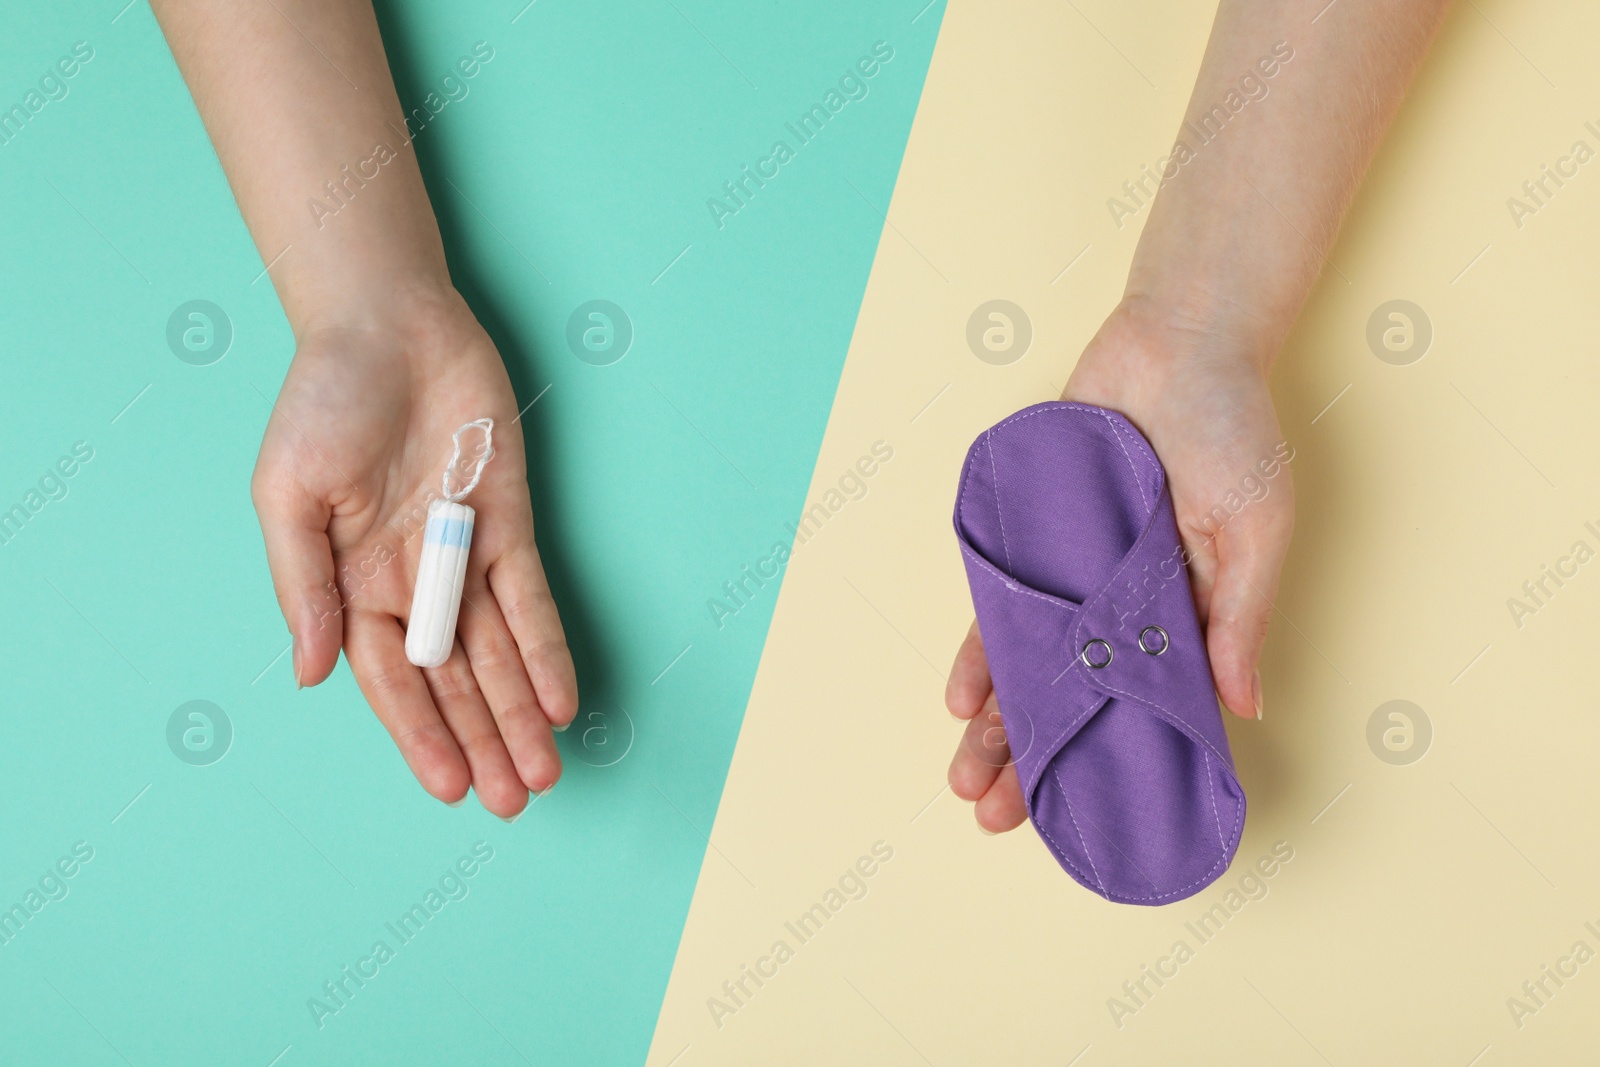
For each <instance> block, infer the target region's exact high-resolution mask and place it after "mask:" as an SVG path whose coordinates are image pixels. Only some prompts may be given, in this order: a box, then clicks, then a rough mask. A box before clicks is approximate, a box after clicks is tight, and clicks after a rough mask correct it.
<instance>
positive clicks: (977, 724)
mask: <svg viewBox="0 0 1600 1067" xmlns="http://www.w3.org/2000/svg"><path fill="white" fill-rule="evenodd" d="M1010 762H1011V745H1010V744H1009V743H1008V742H1007V740H1006V731H1005V726H1004V725H1003V724H1002V723H1001V721H1000V705H998V704H997V703H995V701H994V697H993V694H991V695H990V698H989V699H988V700H987V701H985V702H984V706H983V711H981V712H979V713H978V714H977V715H974V716H973V717H972V720H971V721H970V722H968V723H967V728H966V729H965V730H964V731H962V735H961V744H960V746H959V747H957V749H956V754H955V757H954V758H953V759H951V761H950V773H949V779H950V791H951V792H952V793H954V794H955V795H956V796H958V797H960V798H961V799H962V800H977V799H978V798H979V797H981V796H983V795H984V793H986V792H988V791H989V787H990V786H991V785H993V784H994V780H995V777H996V776H997V775H999V773H1000V769H1001V768H1002V767H1004V766H1005V765H1006V764H1008V763H1010Z"/></svg>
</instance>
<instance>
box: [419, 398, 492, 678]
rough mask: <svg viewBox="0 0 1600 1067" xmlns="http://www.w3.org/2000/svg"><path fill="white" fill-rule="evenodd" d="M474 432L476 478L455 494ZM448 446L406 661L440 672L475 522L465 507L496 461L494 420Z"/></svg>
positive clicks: (452, 634)
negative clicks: (465, 442) (478, 433)
mask: <svg viewBox="0 0 1600 1067" xmlns="http://www.w3.org/2000/svg"><path fill="white" fill-rule="evenodd" d="M473 427H476V428H478V429H480V430H482V431H483V448H482V450H481V451H479V452H478V454H477V457H476V459H477V463H476V465H475V466H474V468H473V471H472V478H471V479H470V480H469V481H468V482H467V484H466V485H464V486H462V487H461V488H459V489H452V488H451V487H450V486H451V482H452V480H453V479H454V478H455V476H456V465H457V464H458V463H459V462H460V461H461V434H462V433H463V432H464V431H466V430H468V429H471V428H473ZM450 443H451V451H450V462H449V463H447V464H446V465H445V469H444V477H443V478H441V479H440V481H439V489H440V492H441V494H442V496H443V498H442V499H439V500H435V501H433V502H432V503H431V504H429V505H428V524H427V526H425V527H424V528H423V533H422V559H421V560H420V561H419V562H418V564H417V585H416V589H415V591H414V592H413V593H412V594H411V618H410V619H408V620H407V622H406V659H408V660H410V661H411V662H412V663H414V664H416V665H417V666H418V667H438V666H440V665H441V664H443V663H444V661H445V660H447V659H449V658H450V650H451V648H453V647H454V646H455V642H456V620H457V619H458V618H459V617H460V615H461V590H462V587H463V586H464V585H465V583H466V577H467V553H468V552H470V551H471V550H472V520H473V516H474V512H473V510H472V509H471V508H469V507H467V505H465V504H463V503H461V501H462V499H463V498H464V497H466V495H467V494H468V493H470V492H472V491H473V490H474V489H476V488H477V487H478V480H479V479H480V478H482V477H483V469H484V468H485V467H487V466H488V465H489V460H490V459H492V458H494V420H493V419H477V420H475V421H473V422H469V423H467V424H466V425H465V426H463V427H461V429H459V430H457V431H456V432H455V433H454V434H452V435H451V437H450Z"/></svg>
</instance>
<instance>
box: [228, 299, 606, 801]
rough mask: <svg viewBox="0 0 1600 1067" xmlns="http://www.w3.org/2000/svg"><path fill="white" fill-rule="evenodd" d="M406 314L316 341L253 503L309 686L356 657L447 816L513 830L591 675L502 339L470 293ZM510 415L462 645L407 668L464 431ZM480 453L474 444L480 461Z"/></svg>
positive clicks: (473, 569) (291, 391) (267, 444)
mask: <svg viewBox="0 0 1600 1067" xmlns="http://www.w3.org/2000/svg"><path fill="white" fill-rule="evenodd" d="M408 303H411V304H413V305H415V307H416V308H417V310H412V311H409V312H407V313H406V314H404V316H403V317H402V318H401V319H399V320H391V321H384V322H376V323H367V324H361V325H358V326H346V325H338V326H327V327H318V328H316V329H312V330H308V331H307V332H306V333H305V334H303V335H302V336H301V337H300V338H299V347H298V351H297V352H296V354H295V358H294V362H293V364H292V365H291V367H290V369H289V373H288V375H287V376H286V378H285V380H284V384H283V389H282V391H281V392H280V393H279V395H278V399H277V401H276V402H275V403H274V405H273V413H272V416H271V420H270V422H269V423H268V426H267V432H266V435H265V438H264V440H263V441H262V445H261V453H260V456H259V458H258V459H257V462H256V470H255V476H254V479H253V481H252V486H251V492H252V497H253V498H254V501H255V505H256V511H257V513H258V515H259V516H260V519H261V529H262V533H263V535H264V537H265V540H266V547H267V559H268V563H269V565H270V566H271V569H272V578H273V584H274V586H275V587H276V590H277V595H278V603H279V605H280V607H281V608H282V610H283V614H284V618H285V619H286V620H287V621H288V623H289V628H290V631H291V632H292V634H293V635H294V670H295V679H296V682H297V684H300V685H315V684H317V683H319V682H321V681H322V680H323V679H325V678H327V677H328V675H329V674H330V673H331V672H332V670H333V668H334V666H335V664H336V663H337V662H338V658H339V649H340V647H341V646H342V647H343V648H344V650H345V656H346V658H347V659H348V660H349V663H350V667H351V670H352V671H353V672H354V674H355V677H356V681H357V682H358V683H359V684H360V686H361V690H362V692H363V693H364V694H365V696H366V698H367V701H368V702H369V703H370V704H371V705H372V708H373V710H374V711H375V712H376V713H377V715H378V718H379V719H380V720H381V721H382V722H383V724H384V726H385V727H386V728H387V729H388V730H389V733H390V734H391V736H393V738H394V741H395V744H396V745H397V746H398V747H399V749H400V752H401V755H403V756H404V757H405V760H406V762H407V763H408V764H409V765H410V767H411V770H412V773H414V774H415V775H416V777H417V780H418V781H419V782H421V783H422V785H423V787H424V788H425V789H427V791H428V792H429V793H431V794H433V795H434V796H435V797H438V798H439V799H440V800H443V801H445V802H447V803H455V802H458V801H460V800H461V799H462V798H463V797H464V796H465V794H466V792H467V789H468V787H469V786H470V787H471V788H472V789H473V790H474V791H475V792H476V793H477V795H478V798H479V800H480V801H481V802H482V803H483V805H484V807H486V808H488V809H489V810H490V811H492V812H494V813H495V814H496V815H499V816H501V817H502V818H510V817H513V816H515V815H516V814H517V813H518V812H520V811H521V810H522V809H523V807H524V806H525V805H526V804H527V799H528V791H529V790H532V791H533V792H534V793H542V792H544V791H545V790H547V789H549V788H550V787H551V786H552V785H554V784H555V781H556V779H557V778H558V777H560V774H561V760H560V757H559V755H558V754H557V752H556V747H555V741H554V738H553V737H552V734H551V731H552V728H554V729H564V728H565V727H566V725H567V724H569V723H570V722H571V721H572V719H573V717H574V715H576V713H577V682H576V677H575V674H574V671H573V666H572V658H571V655H570V654H569V652H568V650H567V645H566V641H565V638H564V636H563V634H562V629H561V622H560V619H559V618H558V617H557V614H556V608H555V604H554V602H553V600H552V599H551V597H550V590H549V585H548V583H547V582H546V580H545V575H544V570H543V567H542V566H541V564H540V561H539V553H538V549H537V548H536V547H535V545H534V536H533V513H532V508H531V504H530V501H529V494H528V482H527V470H526V463H525V459H524V454H523V446H522V433H521V428H520V426H519V425H518V424H517V421H516V420H517V405H516V399H515V396H514V394H513V392H512V389H511V383H510V380H509V379H508V378H507V376H506V371H505V366H504V364H503V363H502V362H501V360H500V356H499V354H498V353H497V352H496V351H495V348H494V345H493V343H492V342H490V340H489V338H488V336H487V335H486V334H485V333H484V332H483V330H482V328H481V327H480V326H479V325H478V323H477V321H476V320H475V319H474V318H473V316H472V314H471V312H470V311H469V310H468V309H467V307H466V305H465V304H464V303H463V302H462V301H461V299H460V297H459V296H457V295H456V294H455V293H454V292H450V293H446V294H438V295H432V296H429V297H427V298H425V299H418V300H415V301H410V302H408ZM486 417H487V418H492V419H493V420H494V425H495V430H494V433H495V453H494V459H493V461H492V462H491V463H489V465H488V467H487V468H486V469H485V471H484V474H483V480H482V482H481V483H480V484H479V486H478V487H477V489H476V490H474V491H473V493H472V495H471V497H470V498H469V499H468V500H467V501H466V503H468V504H470V505H471V506H472V507H473V508H474V509H475V510H476V511H477V520H476V526H475V529H474V533H473V543H472V550H471V554H470V556H469V559H468V564H467V574H466V582H465V587H464V594H463V598H462V605H461V613H460V622H459V625H458V628H457V633H456V647H455V648H454V649H453V650H452V652H451V654H450V658H449V659H448V660H447V661H446V662H445V663H444V664H443V665H441V666H439V667H436V668H429V669H422V668H419V667H415V666H413V665H412V664H411V663H410V662H409V661H408V660H407V659H406V655H405V623H406V621H407V617H408V615H409V612H410V609H411V595H412V582H413V580H414V578H415V576H416V573H417V564H418V560H419V558H420V556H421V550H422V528H423V526H424V524H425V522H426V516H427V506H428V502H429V500H430V499H431V498H434V497H437V495H438V494H439V481H440V475H441V474H442V473H443V469H444V466H445V464H446V462H447V461H448V459H449V457H450V438H451V434H452V433H453V432H454V431H455V430H456V429H457V428H458V427H460V426H462V425H463V424H465V423H467V422H470V421H472V420H474V419H480V418H486ZM474 444H475V442H471V441H468V440H467V439H465V438H464V439H463V446H464V450H465V449H467V448H469V447H471V446H472V445H474Z"/></svg>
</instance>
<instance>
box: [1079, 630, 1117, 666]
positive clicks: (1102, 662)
mask: <svg viewBox="0 0 1600 1067" xmlns="http://www.w3.org/2000/svg"><path fill="white" fill-rule="evenodd" d="M1096 645H1099V646H1100V647H1101V648H1102V649H1104V650H1105V656H1104V658H1102V657H1101V656H1100V654H1099V653H1098V652H1097V653H1095V654H1094V655H1093V657H1091V656H1090V652H1089V650H1090V649H1092V648H1094V646H1096ZM1111 657H1112V652H1111V642H1109V641H1104V640H1101V639H1100V638H1098V637H1096V638H1094V639H1092V640H1090V641H1089V642H1088V643H1087V644H1085V645H1084V646H1083V651H1082V652H1079V653H1078V658H1079V659H1081V660H1083V665H1084V666H1085V667H1092V668H1093V669H1095V670H1099V669H1100V668H1102V667H1106V666H1110V664H1111ZM1096 660H1099V662H1098V663H1097V662H1095V661H1096Z"/></svg>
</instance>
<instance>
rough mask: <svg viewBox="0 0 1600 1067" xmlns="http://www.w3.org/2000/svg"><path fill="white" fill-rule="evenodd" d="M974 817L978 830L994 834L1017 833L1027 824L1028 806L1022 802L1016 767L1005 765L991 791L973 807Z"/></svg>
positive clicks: (1020, 784) (1020, 783)
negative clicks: (1012, 831)
mask: <svg viewBox="0 0 1600 1067" xmlns="http://www.w3.org/2000/svg"><path fill="white" fill-rule="evenodd" d="M972 814H973V816H974V817H975V818H976V819H977V820H978V827H979V829H981V830H983V831H985V832H986V833H991V834H1003V833H1005V832H1006V831H1007V830H1015V829H1016V828H1017V827H1019V826H1021V825H1022V824H1023V823H1024V822H1026V821H1027V819H1028V805H1027V804H1026V803H1024V801H1023V799H1022V782H1021V781H1020V780H1019V779H1018V778H1017V765H1016V764H1014V763H1008V764H1006V766H1005V767H1004V768H1003V769H1002V770H1001V771H1000V774H999V776H998V777H997V778H996V779H995V782H994V784H993V785H991V786H990V787H989V791H988V792H987V793H985V794H983V796H982V797H980V798H978V802H977V803H976V804H974V805H973V807H972Z"/></svg>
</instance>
